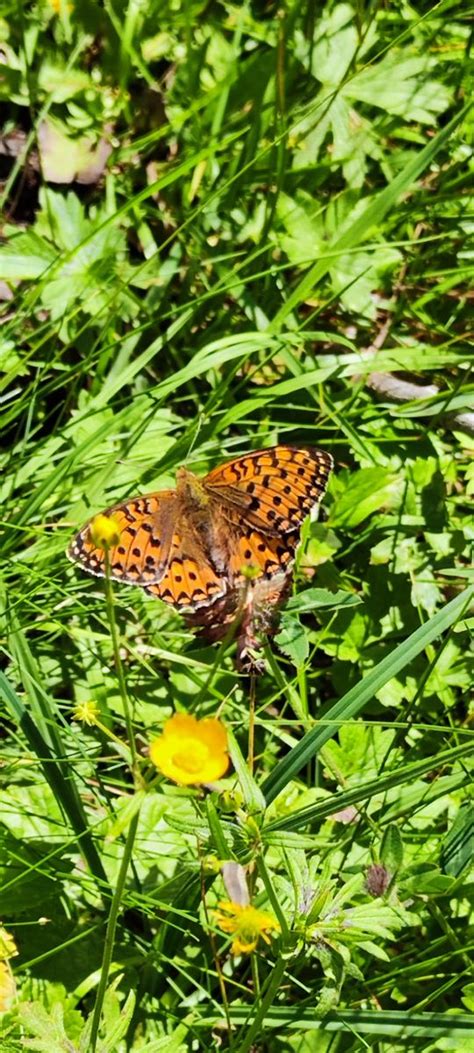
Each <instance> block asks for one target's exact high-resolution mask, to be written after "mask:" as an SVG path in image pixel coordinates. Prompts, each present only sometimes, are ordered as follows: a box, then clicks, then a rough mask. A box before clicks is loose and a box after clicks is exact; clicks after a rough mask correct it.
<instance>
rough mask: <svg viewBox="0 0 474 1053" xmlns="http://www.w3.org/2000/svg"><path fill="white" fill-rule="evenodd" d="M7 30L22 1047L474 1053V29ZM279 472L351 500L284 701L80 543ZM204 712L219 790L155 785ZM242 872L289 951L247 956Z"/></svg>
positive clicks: (264, 18) (41, 19)
mask: <svg viewBox="0 0 474 1053" xmlns="http://www.w3.org/2000/svg"><path fill="white" fill-rule="evenodd" d="M58 6H59V10H56V8H57V7H58ZM0 30H1V35H2V41H3V42H2V45H1V48H2V55H3V61H2V65H1V67H0V69H1V76H0V95H1V97H2V101H3V104H4V105H3V107H2V111H3V114H4V117H5V125H4V140H3V142H4V143H6V144H7V146H6V147H5V149H3V152H2V153H1V154H0V177H1V179H2V187H3V189H2V188H1V187H0V196H1V200H2V207H3V210H4V221H3V226H2V243H1V244H0V281H1V282H3V283H4V284H3V285H1V286H0V290H2V292H1V295H2V296H3V300H2V302H1V304H0V315H1V320H2V328H1V338H0V366H1V374H0V396H1V399H2V402H1V408H2V436H3V439H4V442H3V448H2V453H1V459H2V483H1V495H2V512H1V519H2V537H1V547H2V557H3V558H2V585H1V589H2V601H3V602H2V609H3V614H2V629H1V641H2V654H3V656H4V663H3V672H1V673H0V698H1V706H2V729H3V735H2V746H1V761H2V765H1V769H0V771H1V775H0V780H1V781H0V808H1V817H0V839H1V843H2V852H1V855H0V918H1V920H2V925H3V926H4V930H5V933H7V934H9V935H10V936H11V937H13V939H14V940H15V942H16V946H17V950H18V954H17V955H16V956H13V955H12V953H11V945H10V946H9V947H8V946H7V947H6V949H5V951H4V952H2V955H0V958H1V957H2V956H3V957H4V959H5V962H6V963H7V964H6V965H5V966H4V975H3V974H2V972H1V971H0V980H1V982H0V1006H1V1005H2V997H3V988H2V983H5V985H6V988H7V990H6V994H7V995H8V991H10V994H11V995H12V997H10V999H8V998H7V999H6V1000H7V1002H8V1008H7V1011H6V1012H5V1014H4V1015H3V1016H2V1015H0V1046H1V1049H2V1051H3V1050H5V1053H11V1051H15V1053H16V1051H20V1050H23V1049H25V1048H29V1049H37V1050H40V1049H48V1050H49V1051H51V1053H66V1051H68V1053H88V1051H89V1050H91V1051H93V1050H97V1053H99V1051H100V1053H129V1051H130V1053H164V1051H166V1053H185V1051H190V1053H191V1051H194V1050H204V1051H211V1050H214V1049H216V1048H218V1047H219V1048H224V1049H230V1050H231V1051H233V1053H244V1051H246V1050H248V1051H249V1053H250V1051H257V1050H258V1051H259V1053H260V1051H262V1053H326V1051H327V1053H336V1051H337V1053H345V1051H351V1053H352V1051H354V1053H356V1051H359V1050H361V1049H366V1048H370V1049H374V1050H376V1051H377V1053H391V1051H393V1050H398V1049H403V1050H413V1051H435V1050H448V1051H449V1050H453V1051H458V1050H464V1049H465V1050H468V1049H470V1048H471V1045H472V1038H471V1031H472V1011H473V1009H474V987H473V984H472V958H473V946H474V944H473V919H472V907H471V903H472V880H473V878H472V858H473V834H472V827H473V806H472V794H471V781H472V770H473V754H474V741H473V731H472V728H471V721H470V710H469V704H470V688H471V683H472V673H473V660H472V643H471V630H472V624H473V622H472V597H473V593H474V586H473V584H472V569H471V568H472V540H473V536H474V530H473V526H474V524H473V517H472V512H471V507H470V506H471V502H472V492H473V485H474V483H473V480H474V473H473V468H472V454H473V446H474V439H473V425H472V408H473V384H472V376H471V362H472V351H471V343H472V340H471V336H472V332H471V331H472V315H471V313H470V302H471V299H472V293H471V288H472V281H471V279H472V272H473V253H472V245H471V243H470V240H469V236H470V234H471V232H472V171H473V168H472V145H471V144H472V132H473V116H472V110H471V109H470V105H469V103H470V94H471V92H472V61H471V48H472V10H471V9H470V7H469V5H465V4H460V3H459V2H450V0H444V2H443V0H441V2H440V3H438V4H434V5H433V4H423V3H415V4H414V5H413V4H412V5H402V4H400V5H398V4H397V5H382V4H370V5H369V4H367V5H362V4H360V3H354V4H353V5H352V6H351V5H350V4H348V3H343V2H341V3H339V4H333V3H328V4H322V5H314V4H310V3H308V4H301V3H298V2H295V3H288V4H286V5H276V4H264V3H260V2H257V0H255V2H254V3H253V4H250V3H248V4H247V3H244V4H242V5H241V4H238V5H228V6H224V5H222V4H219V3H213V4H210V5H204V4H198V3H195V2H190V0H188V2H187V3H180V2H179V0H177V2H176V3H165V4H163V3H160V4H159V3H157V2H155V0H150V2H149V3H147V4H142V5H141V4H138V3H134V2H132V0H130V2H129V3H128V4H122V3H120V2H119V0H117V2H114V3H113V4H112V3H109V2H108V0H107V2H105V3H104V4H103V5H101V6H99V5H97V4H95V3H91V2H89V0H77V2H75V0H71V3H70V4H69V5H68V4H63V5H62V6H61V5H57V4H54V5H53V4H52V3H50V2H49V0H42V2H41V3H38V4H36V5H33V4H23V5H21V6H20V5H19V6H18V8H17V6H16V5H10V6H9V7H7V8H6V9H5V11H4V12H3V15H2V19H1V20H0ZM101 137H103V138H104V143H105V144H107V143H110V144H111V146H112V150H111V152H110V153H109V155H108V157H106V156H105V153H102V154H101V150H103V147H104V143H103V144H102V145H101V143H100V140H101ZM25 158H26V159H25ZM77 177H79V178H77ZM374 372H376V373H384V374H389V375H395V376H401V377H402V378H405V379H409V380H412V381H415V382H416V383H418V384H419V385H422V386H425V385H433V384H435V385H437V387H438V389H439V390H438V394H430V393H428V394H426V393H425V392H424V391H423V390H421V391H420V397H419V398H414V399H411V401H409V402H404V403H400V402H396V401H392V399H390V398H385V397H384V399H377V397H376V394H375V393H374V391H373V389H372V387H371V382H370V375H371V373H374ZM463 415H464V417H463ZM454 416H456V419H453V418H454ZM462 418H463V419H462ZM280 441H281V442H290V443H292V444H298V443H300V444H308V445H316V446H319V447H321V448H322V449H326V450H329V451H330V452H331V453H332V454H333V456H334V459H335V462H336V467H335V471H334V473H333V476H332V477H331V480H330V485H329V489H328V493H327V495H326V498H325V500H324V510H325V511H324V514H323V515H322V516H321V517H320V519H319V522H318V523H312V524H309V523H307V524H305V527H304V529H303V544H302V546H301V548H300V551H299V556H298V566H297V572H296V575H295V584H294V595H293V596H292V598H291V599H290V601H289V602H288V604H287V606H286V609H285V610H284V611H283V613H282V621H281V628H280V633H279V636H278V638H277V640H276V641H273V642H272V643H270V644H268V645H267V646H266V649H265V658H266V672H265V674H264V676H262V677H261V678H260V679H259V680H258V681H257V682H256V684H255V685H252V684H250V683H249V681H248V679H246V678H245V677H243V676H242V675H241V674H239V673H238V672H237V671H236V669H235V665H234V645H233V644H232V643H229V644H228V645H226V646H225V647H223V648H220V649H218V648H217V647H216V646H211V645H206V644H205V643H204V642H203V641H202V640H200V639H197V638H195V637H193V635H192V634H191V633H190V632H189V631H188V630H187V628H186V627H185V625H184V623H183V622H182V620H181V619H180V617H179V615H178V614H175V613H174V612H173V611H171V610H170V609H169V608H168V607H166V606H165V605H164V604H162V603H160V602H159V601H157V600H154V599H153V598H152V597H149V596H147V595H145V594H144V593H143V592H142V591H141V590H140V589H138V588H130V587H126V586H123V587H118V586H115V585H114V588H113V594H111V593H110V592H108V591H107V589H106V588H104V583H103V582H102V581H100V580H99V579H92V578H89V577H87V576H86V575H83V574H82V573H81V571H80V569H79V568H77V567H74V566H73V565H72V564H71V563H69V561H68V560H67V558H66V555H65V550H66V547H67V545H68V543H69V541H70V539H71V536H72V535H73V533H74V531H75V530H77V529H78V528H79V527H80V526H81V525H82V523H83V522H84V521H85V520H86V519H87V518H88V517H90V516H91V515H93V514H95V513H96V512H99V511H101V510H102V509H104V508H106V507H108V506H109V505H111V504H113V503H114V502H117V501H120V500H122V499H125V498H126V497H128V496H134V495H136V494H140V493H144V492H146V491H149V490H154V489H162V488H165V487H167V486H173V485H174V476H175V471H176V468H177V467H179V466H180V465H181V464H183V463H186V465H188V466H189V467H190V468H192V469H193V470H196V471H197V472H205V471H206V470H207V469H209V468H210V467H212V466H214V465H217V464H219V463H220V462H222V461H224V460H225V459H227V458H231V457H233V456H237V455H240V454H243V453H245V452H248V451H250V450H253V449H258V448H260V447H264V446H269V445H273V444H275V443H276V442H280ZM90 701H93V702H94V703H95V705H96V706H97V707H98V712H99V718H98V723H97V724H96V725H95V726H90V727H89V726H87V724H85V723H80V722H79V721H78V720H77V719H75V718H74V710H75V707H76V706H77V705H79V704H81V703H87V702H90ZM174 711H178V712H190V713H194V714H196V715H197V716H199V717H204V716H215V715H216V714H218V715H219V716H220V717H221V719H222V720H223V721H224V722H225V724H226V726H227V728H228V730H229V738H230V746H231V754H232V761H233V767H232V769H231V773H230V774H229V775H228V776H227V778H226V779H225V780H223V783H222V789H221V790H218V789H216V790H214V791H212V792H210V791H199V790H197V791H196V790H193V789H192V788H191V789H187V790H186V789H182V788H178V787H176V786H174V784H172V783H171V782H168V781H166V780H164V779H162V778H161V777H157V775H156V771H155V769H153V768H152V766H151V765H150V763H149V761H148V757H147V749H148V743H149V741H150V739H152V738H153V737H155V736H156V735H157V734H159V732H160V730H161V728H162V726H163V723H164V721H165V720H166V719H167V718H168V717H169V716H170V715H171V713H173V712H174ZM253 724H254V728H253V730H252V727H253ZM253 734H254V736H255V743H254V745H255V751H254V752H255V760H254V764H253V765H250V764H249V763H248V762H247V755H248V746H249V736H250V739H252V736H253ZM224 860H233V861H234V862H237V863H240V864H241V865H242V866H243V867H245V868H246V875H247V881H248V883H249V887H250V890H251V894H252V903H253V904H254V905H255V906H256V907H257V908H258V909H261V910H264V911H268V912H270V913H271V914H273V915H274V917H276V918H277V919H278V921H279V923H280V927H281V935H280V936H278V937H277V938H273V939H272V940H271V943H270V945H269V946H267V945H266V944H265V943H264V942H260V944H259V947H258V951H257V952H256V953H255V954H253V955H241V956H240V957H239V956H235V955H234V956H233V955H231V953H230V946H229V942H230V941H229V939H228V937H226V936H225V934H224V933H223V932H222V931H221V930H220V929H219V927H218V925H217V923H216V920H215V918H214V915H213V913H212V911H213V910H215V908H216V906H217V903H218V902H219V901H221V900H222V899H225V898H227V893H226V890H225V887H224V883H223V878H222V872H221V869H220V864H221V863H222V861H224ZM380 881H382V884H380ZM0 931H1V930H0ZM1 946H2V942H1V941H0V947H1ZM0 964H1V961H0ZM12 976H13V977H14V982H15V989H13V986H12ZM13 990H14V996H13Z"/></svg>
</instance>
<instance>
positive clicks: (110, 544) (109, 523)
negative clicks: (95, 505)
mask: <svg viewBox="0 0 474 1053" xmlns="http://www.w3.org/2000/svg"><path fill="white" fill-rule="evenodd" d="M90 535H91V538H92V541H93V542H94V545H96V546H97V548H103V549H109V548H114V546H115V545H118V543H119V541H120V524H119V522H118V520H117V519H115V517H114V516H104V514H103V512H101V513H100V514H99V515H98V516H95V517H94V519H93V520H92V523H91V525H90Z"/></svg>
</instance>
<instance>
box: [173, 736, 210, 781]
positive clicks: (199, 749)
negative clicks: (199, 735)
mask: <svg viewBox="0 0 474 1053" xmlns="http://www.w3.org/2000/svg"><path fill="white" fill-rule="evenodd" d="M208 758H209V749H208V747H207V746H205V745H204V744H203V743H202V742H198V741H197V740H196V739H185V740H184V742H183V743H182V744H181V746H180V747H179V749H178V750H176V752H175V753H173V764H174V765H175V766H176V768H181V771H185V772H187V773H188V774H189V775H195V774H196V772H199V771H201V769H202V768H203V767H204V765H205V764H206V763H207V761H208Z"/></svg>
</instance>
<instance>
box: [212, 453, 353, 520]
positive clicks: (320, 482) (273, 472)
mask: <svg viewBox="0 0 474 1053" xmlns="http://www.w3.org/2000/svg"><path fill="white" fill-rule="evenodd" d="M332 465H333V460H332V457H331V456H330V454H328V453H325V452H324V451H323V450H317V449H314V448H310V447H308V448H307V449H303V448H299V447H293V446H274V447H273V448H271V449H269V450H258V451H257V452H255V453H250V454H248V455H246V456H244V457H239V458H238V459H237V460H235V461H229V462H228V463H227V464H223V465H221V466H220V467H219V468H215V469H214V470H213V471H212V472H210V473H209V475H207V476H206V478H205V480H204V485H205V487H206V488H207V490H208V491H209V492H210V493H211V494H212V495H213V496H215V497H217V498H218V499H219V501H220V502H222V503H223V504H224V505H227V506H228V507H229V508H234V509H239V511H240V515H241V517H242V520H243V521H244V523H247V524H250V525H254V526H256V527H257V528H258V529H260V530H262V531H263V532H264V533H266V534H268V535H269V536H274V537H278V536H281V535H282V534H287V533H289V532H292V531H294V530H295V529H296V530H297V529H298V527H299V526H300V525H301V523H302V522H303V520H304V519H305V517H306V516H307V515H308V513H309V512H311V510H312V509H313V508H314V506H315V505H317V504H318V502H319V501H320V500H321V498H322V496H323V494H324V492H325V490H326V486H327V481H328V478H329V474H330V472H331V468H332Z"/></svg>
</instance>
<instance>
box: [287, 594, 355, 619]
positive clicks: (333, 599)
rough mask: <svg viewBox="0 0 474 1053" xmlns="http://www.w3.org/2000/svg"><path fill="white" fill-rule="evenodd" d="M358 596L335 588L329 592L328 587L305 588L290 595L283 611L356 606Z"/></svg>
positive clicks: (305, 611) (304, 611) (298, 612)
mask: <svg viewBox="0 0 474 1053" xmlns="http://www.w3.org/2000/svg"><path fill="white" fill-rule="evenodd" d="M361 602H362V601H361V599H360V597H359V596H356V595H355V594H354V593H353V592H344V590H343V589H337V590H336V592H331V591H330V590H329V589H305V590H304V592H300V593H298V595H297V596H291V597H290V599H289V600H288V601H287V603H286V604H285V611H288V612H291V614H306V613H313V612H314V611H317V610H318V609H319V608H320V607H330V608H333V607H334V608H339V607H356V606H357V605H358V604H359V603H361Z"/></svg>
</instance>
